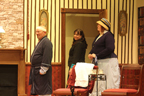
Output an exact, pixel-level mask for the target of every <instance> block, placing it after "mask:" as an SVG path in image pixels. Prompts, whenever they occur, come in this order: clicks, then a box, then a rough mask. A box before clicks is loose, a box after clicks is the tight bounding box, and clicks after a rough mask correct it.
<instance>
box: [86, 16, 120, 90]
mask: <svg viewBox="0 0 144 96" xmlns="http://www.w3.org/2000/svg"><path fill="white" fill-rule="evenodd" d="M96 23H97V24H98V25H97V30H98V31H99V35H98V36H96V38H95V39H94V41H93V43H92V49H91V51H90V52H89V55H88V58H89V59H90V60H92V59H93V58H95V60H96V62H97V64H98V67H99V69H101V70H102V71H103V73H104V74H105V75H106V78H107V89H111V88H119V84H120V70H119V65H118V60H117V56H116V54H115V53H114V49H115V45H114V35H113V34H112V33H111V32H110V27H111V24H110V22H109V21H108V20H107V19H106V18H102V19H101V20H99V21H97V22H96ZM102 89H103V88H102ZM101 91H103V90H101Z"/></svg>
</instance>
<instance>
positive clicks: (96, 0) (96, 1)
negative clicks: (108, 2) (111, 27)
mask: <svg viewBox="0 0 144 96" xmlns="http://www.w3.org/2000/svg"><path fill="white" fill-rule="evenodd" d="M96 9H97V0H96Z"/></svg>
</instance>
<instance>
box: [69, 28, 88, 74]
mask: <svg viewBox="0 0 144 96" xmlns="http://www.w3.org/2000/svg"><path fill="white" fill-rule="evenodd" d="M86 49H87V43H86V40H85V36H84V32H83V31H82V30H81V29H76V30H75V31H74V37H73V44H72V47H71V49H70V51H69V59H68V66H69V73H70V72H71V69H72V67H73V66H74V65H75V64H76V63H77V62H85V53H86Z"/></svg>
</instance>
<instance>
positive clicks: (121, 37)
mask: <svg viewBox="0 0 144 96" xmlns="http://www.w3.org/2000/svg"><path fill="white" fill-rule="evenodd" d="M122 10H124V0H123V1H122ZM118 22H119V21H118ZM118 31H119V30H118ZM126 31H127V30H126ZM121 45H122V46H121V63H122V60H123V36H121Z"/></svg>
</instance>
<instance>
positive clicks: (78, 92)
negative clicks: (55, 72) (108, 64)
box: [53, 66, 98, 96]
mask: <svg viewBox="0 0 144 96" xmlns="http://www.w3.org/2000/svg"><path fill="white" fill-rule="evenodd" d="M94 69H97V72H98V67H97V66H94ZM95 76H96V74H95ZM75 78H76V74H75V66H73V68H72V72H71V74H70V76H69V79H68V87H67V88H59V89H56V90H54V91H53V95H54V96H58V95H71V94H72V92H71V90H70V88H71V87H73V86H74V84H75ZM94 82H95V80H90V81H89V83H88V87H86V88H82V87H74V92H73V95H75V96H88V94H89V93H91V92H92V90H93V86H94Z"/></svg>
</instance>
